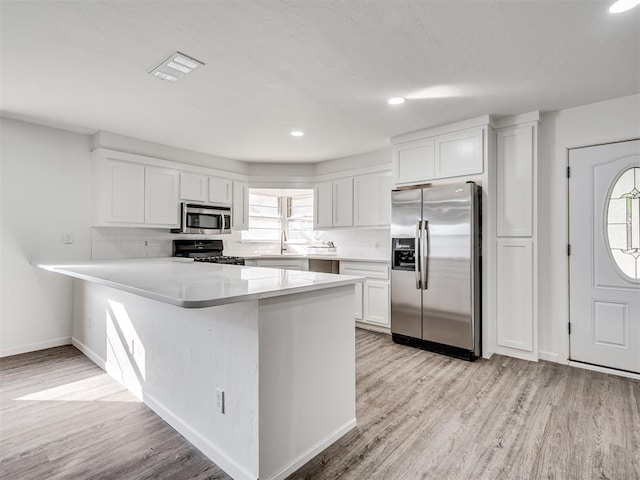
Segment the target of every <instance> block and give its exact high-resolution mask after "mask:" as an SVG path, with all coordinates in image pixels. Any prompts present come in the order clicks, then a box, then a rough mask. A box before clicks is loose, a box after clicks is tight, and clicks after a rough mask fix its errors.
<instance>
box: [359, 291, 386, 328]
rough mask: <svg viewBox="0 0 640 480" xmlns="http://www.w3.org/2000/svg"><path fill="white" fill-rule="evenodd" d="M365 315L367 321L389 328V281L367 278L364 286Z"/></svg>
mask: <svg viewBox="0 0 640 480" xmlns="http://www.w3.org/2000/svg"><path fill="white" fill-rule="evenodd" d="M363 296H364V317H363V320H364V321H365V322H367V323H371V324H374V325H378V326H380V327H386V328H389V326H390V323H389V310H390V308H389V282H381V281H377V280H367V281H366V282H365V283H364V287H363Z"/></svg>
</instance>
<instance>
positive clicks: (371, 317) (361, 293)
mask: <svg viewBox="0 0 640 480" xmlns="http://www.w3.org/2000/svg"><path fill="white" fill-rule="evenodd" d="M340 273H341V274H343V275H354V276H357V277H365V278H366V281H365V282H363V283H361V284H356V290H355V299H354V306H355V308H354V316H355V318H356V321H357V322H358V325H359V326H360V327H363V328H369V327H373V328H372V329H373V330H377V331H384V332H388V331H389V326H390V311H391V303H390V297H389V265H388V264H386V263H377V262H375V263H374V262H353V261H341V262H340Z"/></svg>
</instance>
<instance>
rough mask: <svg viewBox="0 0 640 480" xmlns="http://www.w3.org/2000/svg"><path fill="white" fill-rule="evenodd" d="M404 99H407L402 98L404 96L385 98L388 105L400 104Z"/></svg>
mask: <svg viewBox="0 0 640 480" xmlns="http://www.w3.org/2000/svg"><path fill="white" fill-rule="evenodd" d="M406 101H407V99H406V98H404V97H393V98H390V99H389V100H387V102H388V103H389V105H400V104H401V103H404V102H406Z"/></svg>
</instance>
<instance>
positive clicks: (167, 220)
mask: <svg viewBox="0 0 640 480" xmlns="http://www.w3.org/2000/svg"><path fill="white" fill-rule="evenodd" d="M144 183H145V188H144V195H145V202H144V207H145V208H144V222H145V223H147V224H153V225H164V226H168V227H177V226H178V203H179V201H178V198H179V194H178V189H179V185H180V181H179V178H178V172H176V171H175V170H169V169H166V168H157V167H146V168H145V182H144Z"/></svg>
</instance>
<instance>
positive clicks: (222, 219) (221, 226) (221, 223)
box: [218, 213, 224, 233]
mask: <svg viewBox="0 0 640 480" xmlns="http://www.w3.org/2000/svg"><path fill="white" fill-rule="evenodd" d="M218 215H220V233H224V213H219V214H218Z"/></svg>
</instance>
